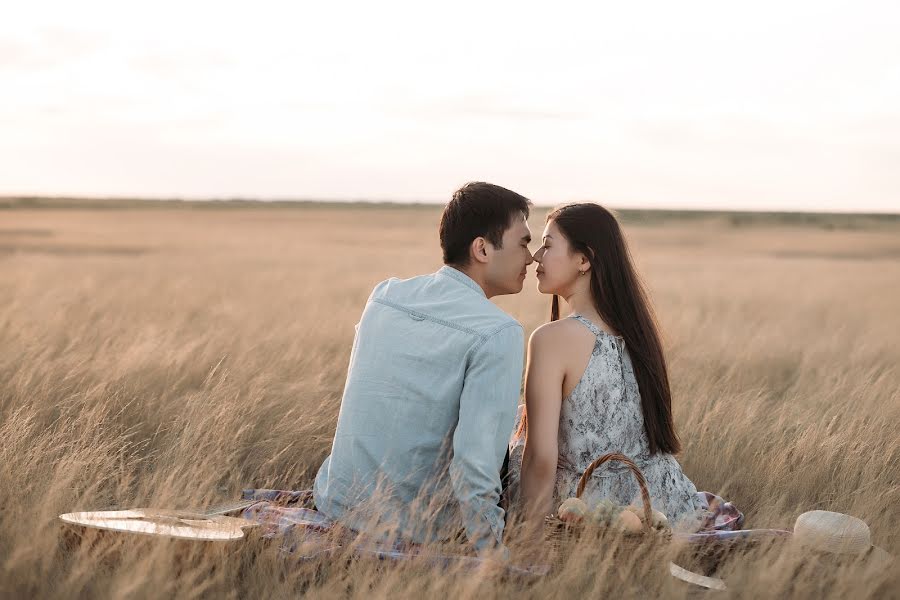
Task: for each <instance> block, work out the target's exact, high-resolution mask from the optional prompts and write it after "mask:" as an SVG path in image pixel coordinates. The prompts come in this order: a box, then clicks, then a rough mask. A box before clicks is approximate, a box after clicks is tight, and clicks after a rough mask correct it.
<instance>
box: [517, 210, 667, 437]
mask: <svg viewBox="0 0 900 600" xmlns="http://www.w3.org/2000/svg"><path fill="white" fill-rule="evenodd" d="M550 221H553V222H555V223H556V226H557V227H558V228H559V230H560V231H561V232H562V234H563V235H564V236H565V237H566V239H567V240H568V241H569V245H570V246H571V249H572V251H574V252H581V253H582V254H584V255H585V257H587V258H588V260H589V261H590V263H591V269H590V276H591V296H592V297H593V299H594V307H595V308H596V309H597V313H598V314H599V315H600V318H601V319H603V322H604V323H606V324H607V325H609V326H610V327H611V328H612V329H613V330H614V331H615V332H616V333H618V334H619V335H621V336H622V337H623V338H624V339H625V346H626V348H628V353H629V355H630V356H631V362H632V365H633V367H634V377H635V379H636V380H637V384H638V389H639V390H640V394H641V410H642V412H643V415H644V430H645V431H646V432H647V441H648V442H649V443H650V453H651V454H656V453H659V452H664V453H672V454H675V453H677V452H679V451H680V450H681V443H680V442H679V441H678V436H677V435H676V434H675V425H674V423H673V422H672V393H671V390H670V388H669V375H668V372H667V369H666V359H665V356H663V350H662V343H661V341H660V337H659V332H658V330H659V328H658V326H657V323H656V318H655V316H654V314H653V309H652V308H651V305H650V301H649V299H648V297H647V292H646V289H645V287H644V284H643V283H642V282H641V279H640V277H639V276H638V274H637V272H636V271H635V269H634V266H633V264H632V259H631V254H630V253H629V251H628V246H627V244H626V243H625V237H624V236H623V235H622V230H621V228H620V227H619V223H618V222H617V221H616V218H615V217H614V216H613V214H612V213H610V212H609V211H608V210H606V209H605V208H603V207H602V206H600V205H599V204H593V203H582V204H569V205H566V206H562V207H560V208H557V209H555V210H553V211H552V212H551V213H550V214H548V215H547V222H548V223H549V222H550ZM558 319H559V296H557V295H555V294H554V296H553V303H552V305H551V308H550V320H551V321H556V320H558ZM526 427H527V425H526V419H525V417H524V415H523V419H522V426H521V430H522V431H523V432H524V430H525V428H526Z"/></svg>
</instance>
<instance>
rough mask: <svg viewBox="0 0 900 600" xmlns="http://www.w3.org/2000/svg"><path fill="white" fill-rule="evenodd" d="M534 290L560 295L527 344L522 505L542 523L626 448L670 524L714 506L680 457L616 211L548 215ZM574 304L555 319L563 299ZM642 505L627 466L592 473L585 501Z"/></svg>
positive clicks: (517, 458) (517, 459)
mask: <svg viewBox="0 0 900 600" xmlns="http://www.w3.org/2000/svg"><path fill="white" fill-rule="evenodd" d="M542 241H543V245H542V246H541V248H540V249H539V250H538V251H537V253H536V254H535V256H534V259H535V261H536V262H537V263H538V268H537V276H538V290H539V291H540V292H541V293H544V294H552V295H553V303H552V308H551V317H550V319H551V322H550V323H546V324H544V325H542V326H541V327H539V328H538V329H537V330H535V332H534V333H533V334H532V336H531V339H530V341H529V345H528V361H527V363H528V364H527V374H526V380H525V413H524V414H523V415H522V419H521V421H520V424H519V428H518V430H517V438H518V439H523V438H524V440H525V444H524V452H522V449H521V446H519V447H518V448H517V447H515V444H514V448H513V450H512V452H511V456H510V473H511V476H512V478H513V479H515V478H516V475H517V471H521V482H520V494H521V498H519V502H520V504H521V505H522V506H523V508H524V509H525V518H526V519H527V520H528V521H530V522H531V523H532V525H537V524H539V522H540V521H541V520H542V519H543V517H544V515H546V514H549V513H551V512H553V511H554V509H555V507H556V506H558V505H559V503H560V502H561V501H562V500H564V499H565V498H568V497H572V496H574V495H575V491H576V488H577V486H578V480H579V478H580V477H581V474H582V472H583V471H584V470H585V468H586V467H587V466H588V465H589V464H590V463H591V462H592V461H593V460H594V459H596V458H597V457H598V456H600V455H602V454H606V453H608V452H621V453H623V454H625V455H626V456H628V457H630V458H631V459H632V460H634V461H635V463H636V464H637V465H638V467H639V468H640V469H641V471H642V472H643V473H644V475H645V477H646V479H647V484H648V487H649V491H650V496H651V498H652V500H653V507H654V508H656V509H657V510H660V511H661V512H663V513H664V514H665V515H666V516H667V517H668V518H669V520H670V521H671V522H672V523H675V522H676V521H677V520H678V519H679V518H681V517H683V516H687V515H688V514H692V513H694V511H696V510H698V509H703V508H706V507H705V506H704V505H703V503H702V501H701V500H700V497H699V496H698V495H697V489H696V488H695V487H694V484H693V483H691V481H690V480H689V479H688V478H687V477H686V476H685V475H684V473H682V471H681V467H680V466H679V464H678V462H677V461H676V460H675V458H674V456H673V454H675V453H677V452H678V451H679V450H680V443H679V441H678V437H677V436H676V434H675V428H674V425H673V422H672V404H671V393H670V390H669V379H668V375H667V373H666V361H665V358H664V356H663V352H662V345H661V343H660V339H659V334H658V332H657V326H656V323H655V321H654V317H653V313H652V310H651V307H650V304H649V302H648V300H647V296H646V293H645V291H644V289H643V286H642V284H641V282H640V280H639V278H638V276H637V274H636V272H635V270H634V267H633V266H632V262H631V258H630V256H629V253H628V248H627V246H626V244H625V239H624V238H623V236H622V232H621V229H620V228H619V224H618V223H617V222H616V219H615V217H613V215H612V214H611V213H610V212H609V211H607V210H606V209H604V208H603V207H601V206H599V205H597V204H572V205H568V206H564V207H561V208H558V209H556V210H554V211H553V212H551V213H550V214H549V215H548V216H547V226H546V228H545V229H544V233H543V239H542ZM560 296H561V297H562V298H563V300H564V301H565V303H566V305H567V308H568V309H569V311H571V314H570V315H569V317H568V318H565V319H562V320H560V319H559V298H560ZM582 497H583V498H584V499H585V500H586V501H587V502H588V503H589V504H590V503H591V502H592V501H596V500H599V499H601V498H610V499H612V500H614V501H616V502H617V503H619V504H628V503H631V502H635V501H637V502H639V490H638V486H637V482H636V481H635V479H634V476H633V475H632V474H631V473H630V472H629V471H628V470H627V468H626V467H625V466H624V465H621V464H620V463H607V464H606V465H604V466H603V467H601V468H600V469H598V471H597V472H596V473H595V474H594V475H593V477H592V478H591V480H590V482H589V483H588V485H587V487H586V489H585V492H584V495H583V496H582Z"/></svg>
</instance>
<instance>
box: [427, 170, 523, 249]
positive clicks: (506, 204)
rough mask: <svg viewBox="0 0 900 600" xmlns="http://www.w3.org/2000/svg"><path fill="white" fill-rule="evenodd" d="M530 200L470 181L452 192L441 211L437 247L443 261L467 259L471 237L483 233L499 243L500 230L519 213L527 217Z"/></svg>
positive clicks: (508, 225) (495, 243)
mask: <svg viewBox="0 0 900 600" xmlns="http://www.w3.org/2000/svg"><path fill="white" fill-rule="evenodd" d="M530 207H531V201H530V200H529V199H528V198H526V197H525V196H521V195H519V194H517V193H515V192H513V191H511V190H508V189H506V188H503V187H500V186H499V185H493V184H491V183H485V182H483V181H473V182H470V183H467V184H466V185H464V186H462V187H461V188H459V189H458V190H456V191H455V192H454V193H453V198H451V199H450V202H448V203H447V206H445V207H444V214H443V215H441V249H442V250H443V251H444V264H446V265H460V266H465V265H467V264H468V263H469V246H470V245H471V244H472V240H474V239H475V238H477V237H483V238H485V239H486V240H487V241H489V242H490V243H491V244H492V245H493V246H494V247H495V248H502V247H503V233H504V232H505V231H506V230H507V229H509V227H510V226H511V225H512V223H513V219H515V218H516V217H518V216H519V215H521V214H524V215H525V218H528V214H529V209H530Z"/></svg>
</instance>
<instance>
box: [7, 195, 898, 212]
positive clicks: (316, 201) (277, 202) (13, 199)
mask: <svg viewBox="0 0 900 600" xmlns="http://www.w3.org/2000/svg"><path fill="white" fill-rule="evenodd" d="M42 202H47V203H61V204H62V203H66V202H72V203H74V204H78V203H86V204H90V203H98V204H115V203H128V202H131V203H135V204H185V205H186V204H231V205H237V204H244V205H258V206H259V207H265V206H276V207H277V206H285V205H322V204H338V205H350V204H353V205H372V206H396V207H403V206H410V207H423V208H424V207H442V206H444V205H445V204H446V202H445V201H439V200H396V199H383V198H346V197H345V198H303V197H299V198H253V197H248V196H209V197H175V196H86V195H85V196H82V195H35V194H0V209H15V208H29V206H28V205H29V204H32V203H38V204H40V203H42ZM576 202H595V203H598V204H603V205H604V206H607V207H608V208H610V209H613V210H617V211H634V212H664V213H678V212H681V213H684V212H691V213H734V214H738V213H747V214H786V215H787V214H796V215H847V216H890V217H900V211H889V210H886V211H879V210H868V211H862V212H859V211H852V210H847V211H842V210H802V209H753V208H720V207H659V206H617V205H615V204H607V203H600V202H597V201H595V200H573V201H570V202H558V203H540V202H534V204H533V206H534V207H535V208H547V209H550V208H553V207H555V206H563V205H566V204H572V203H576ZM17 205H18V206H17ZM45 206H46V205H45ZM39 207H40V206H38V208H39ZM72 208H77V206H73V207H72Z"/></svg>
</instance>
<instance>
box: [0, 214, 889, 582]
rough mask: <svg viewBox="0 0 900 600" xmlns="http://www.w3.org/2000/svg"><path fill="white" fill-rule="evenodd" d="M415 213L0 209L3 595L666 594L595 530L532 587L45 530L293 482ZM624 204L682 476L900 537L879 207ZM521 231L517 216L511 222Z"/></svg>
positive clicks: (885, 240) (795, 570) (821, 570)
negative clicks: (817, 220) (668, 217)
mask: <svg viewBox="0 0 900 600" xmlns="http://www.w3.org/2000/svg"><path fill="white" fill-rule="evenodd" d="M438 214H439V213H438V210H437V209H434V208H428V207H416V208H409V209H403V208H397V207H394V208H377V207H373V208H360V207H354V208H352V209H348V208H347V207H342V208H337V209H328V208H327V207H316V208H315V209H304V208H302V207H293V208H279V209H272V210H243V209H231V210H227V211H226V210H212V209H207V210H202V211H195V210H184V209H182V210H171V209H169V210H153V211H148V210H128V211H120V210H105V211H95V210H66V211H57V210H52V209H47V208H44V209H41V210H35V211H31V210H9V211H5V212H0V594H2V595H10V596H19V597H27V596H36V597H54V596H57V597H70V596H79V595H80V596H97V595H101V596H107V595H111V596H123V597H124V596H129V597H131V596H134V595H137V596H153V597H163V596H170V595H172V594H178V595H179V596H186V597H189V596H191V595H197V596H204V595H205V596H226V597H227V596H231V597H247V596H264V595H265V596H274V597H279V596H288V595H292V594H296V593H298V592H307V593H315V594H316V595H317V596H325V597H329V596H335V597H337V596H354V597H363V596H365V597H369V596H371V595H375V596H391V597H398V596H399V597H421V596H426V595H433V596H435V597H437V596H438V595H440V596H444V595H448V594H453V595H455V596H478V597H482V596H486V597H491V596H508V595H511V594H513V593H517V594H525V595H530V596H535V597H565V598H569V597H578V596H583V597H588V596H591V597H596V596H598V595H601V594H608V595H614V596H628V595H642V594H648V595H649V596H650V597H652V596H655V595H664V596H676V597H677V596H680V595H686V594H688V593H689V592H690V590H689V589H688V588H687V587H686V586H684V585H683V584H681V583H680V582H677V581H674V580H672V579H671V578H669V577H668V576H667V575H666V574H665V570H664V566H665V565H664V564H663V563H662V562H661V559H660V558H659V557H654V558H653V559H649V558H646V557H642V556H640V555H639V556H637V557H634V556H631V557H628V556H622V555H617V554H615V553H613V552H609V551H606V550H604V549H599V550H598V549H597V548H592V547H585V548H579V549H576V551H575V553H574V555H573V557H572V558H571V559H570V560H569V561H568V562H567V563H566V564H565V566H564V567H563V569H561V570H559V571H556V572H555V573H554V574H552V575H550V576H548V577H545V578H542V579H540V580H537V581H533V582H530V583H527V584H526V583H523V582H517V581H505V580H498V579H496V578H492V577H489V576H483V577H482V576H474V577H473V576H472V575H470V574H466V573H463V572H454V571H450V572H442V573H440V574H437V575H436V574H435V572H434V571H433V570H431V569H429V568H426V567H425V566H423V565H421V564H415V563H413V564H408V565H390V564H373V563H370V562H367V561H362V562H350V563H348V562H347V561H346V560H344V559H342V558H340V557H338V558H335V559H334V560H332V561H320V562H319V563H313V564H298V563H296V561H293V560H292V559H291V558H286V557H284V556H283V555H281V554H280V553H279V552H278V551H277V549H276V548H272V547H269V548H260V549H250V548H243V551H241V549H235V551H234V552H232V553H230V554H223V552H221V551H220V552H209V551H207V550H200V549H197V548H188V549H187V550H180V551H178V552H173V551H172V547H171V545H167V544H163V543H156V542H154V541H150V540H137V541H135V540H130V539H129V540H119V541H118V542H114V544H113V547H112V548H111V547H110V546H109V545H100V546H96V547H94V548H93V549H90V548H85V547H81V548H77V549H74V550H71V549H69V550H67V549H65V548H62V547H61V545H60V526H59V523H58V522H57V520H56V515H58V514H59V513H62V512H69V511H74V510H86V509H99V508H118V507H134V506H159V507H171V508H199V507H203V506H206V505H209V504H211V503H214V502H219V501H222V500H227V499H232V498H236V497H237V496H238V494H239V491H240V489H241V488H246V487H273V488H291V489H301V488H306V487H309V486H310V483H311V478H312V476H313V474H314V473H315V470H316V469H317V467H318V465H319V464H320V463H321V460H322V459H323V458H324V457H325V455H326V454H327V452H328V450H329V447H330V443H331V436H332V434H333V431H334V425H335V420H336V416H337V410H338V406H339V402H340V394H341V391H342V389H343V384H344V375H345V369H346V365H347V360H348V358H349V350H350V344H351V342H352V336H353V325H354V324H355V323H356V322H357V319H358V317H359V314H360V312H361V310H362V308H363V304H364V302H365V299H366V297H367V296H368V294H369V291H370V290H371V287H372V286H373V285H374V284H375V283H377V282H378V281H380V280H382V279H384V278H386V277H389V276H399V277H408V276H413V275H417V274H420V273H425V272H430V271H433V270H435V269H436V268H438V267H439V266H440V263H439V259H440V250H439V248H438V246H437V235H436V227H437V219H438ZM626 223H629V224H628V225H627V226H626V231H627V233H628V235H629V239H630V241H631V244H632V248H633V251H634V252H635V254H636V255H637V257H638V260H639V263H640V266H641V269H642V272H643V273H644V274H645V277H646V279H647V281H648V283H649V285H650V287H651V289H652V294H653V298H654V301H655V303H656V307H657V311H658V313H659V316H660V319H661V321H662V325H663V329H664V333H665V339H666V344H667V348H668V352H669V361H670V369H671V378H672V382H673V386H674V394H675V396H674V397H675V412H676V420H677V424H678V428H679V431H680V434H681V437H682V439H683V441H684V446H685V451H684V453H683V454H682V456H681V457H680V459H681V461H682V463H683V465H684V468H685V470H686V472H687V473H688V475H689V476H690V477H691V478H692V479H693V480H694V481H695V482H696V483H697V486H698V488H701V489H706V490H710V491H715V492H718V493H720V494H721V495H723V496H725V497H726V498H728V499H729V500H731V501H733V502H734V503H736V504H737V505H738V506H739V507H740V508H741V509H742V510H744V512H745V513H746V516H747V524H748V526H750V527H779V528H790V527H791V526H792V524H793V521H794V519H795V518H796V516H797V515H798V514H800V513H801V512H803V511H805V510H811V509H815V508H822V509H831V510H838V511H842V512H848V513H851V514H854V515H856V516H858V517H860V518H863V519H864V520H866V522H868V523H869V525H870V527H871V528H872V533H873V538H874V541H875V542H876V543H877V544H878V545H880V546H882V547H884V548H886V549H887V550H889V551H891V552H892V553H894V554H900V539H898V534H900V525H898V523H900V436H898V435H897V429H896V423H898V422H900V376H898V371H897V365H898V364H900V345H898V343H897V342H898V332H900V314H898V311H897V310H896V307H897V305H898V301H900V259H898V256H900V236H898V233H900V226H898V225H896V224H893V223H892V222H886V223H885V222H879V224H878V225H877V226H872V227H868V228H867V227H856V228H841V227H832V228H823V227H819V226H816V225H811V226H810V225H809V224H807V225H805V226H802V227H801V226H797V224H792V223H790V222H788V223H781V224H766V225H760V224H758V223H757V224H751V225H748V226H740V227H735V226H733V224H732V223H729V222H728V221H727V220H722V219H720V218H718V217H710V218H707V219H700V220H694V219H689V220H677V219H676V220H674V221H671V222H665V223H662V224H660V223H658V222H655V221H653V222H651V223H649V224H646V225H642V224H641V223H640V222H639V221H637V220H634V219H628V218H626ZM542 226H543V224H542V215H541V214H537V215H535V216H534V217H533V218H532V230H533V231H535V232H539V231H540V229H541V228H542ZM498 304H500V305H501V306H502V307H503V308H505V309H506V310H508V311H509V312H511V313H512V314H513V315H514V316H515V317H516V318H518V319H519V320H520V321H521V322H522V323H523V325H524V326H525V328H526V331H527V332H530V331H532V330H533V329H534V328H535V327H537V326H538V325H539V324H540V323H541V322H543V321H544V320H545V319H546V318H547V315H548V313H549V306H548V305H549V302H548V299H547V298H546V297H543V296H541V295H539V294H538V293H537V292H536V291H535V290H534V279H533V277H532V276H529V279H528V280H527V282H526V290H525V291H524V292H523V293H522V294H519V295H517V296H511V297H505V298H501V299H499V300H498ZM722 573H723V574H724V575H725V577H726V581H727V582H728V584H729V587H730V589H731V593H732V594H733V595H735V596H738V597H758V596H759V594H760V590H765V591H766V592H765V593H766V595H771V596H785V595H796V596H807V597H835V598H837V597H841V598H843V597H848V596H849V597H854V598H860V597H879V596H887V595H890V594H892V593H893V594H897V593H898V585H900V582H898V579H897V575H896V573H894V572H890V571H887V570H874V571H873V570H872V569H871V568H870V567H869V566H867V565H865V564H841V565H837V566H834V565H831V566H828V565H827V564H826V565H825V566H824V567H823V565H822V564H821V563H818V562H811V561H809V560H802V558H801V557H800V556H798V555H797V554H796V553H793V552H791V551H790V549H789V548H773V549H769V550H768V551H767V552H763V551H757V552H755V553H753V554H751V555H749V556H746V557H743V558H740V559H733V560H731V561H729V562H728V563H727V564H726V565H725V566H724V567H723V571H722Z"/></svg>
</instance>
